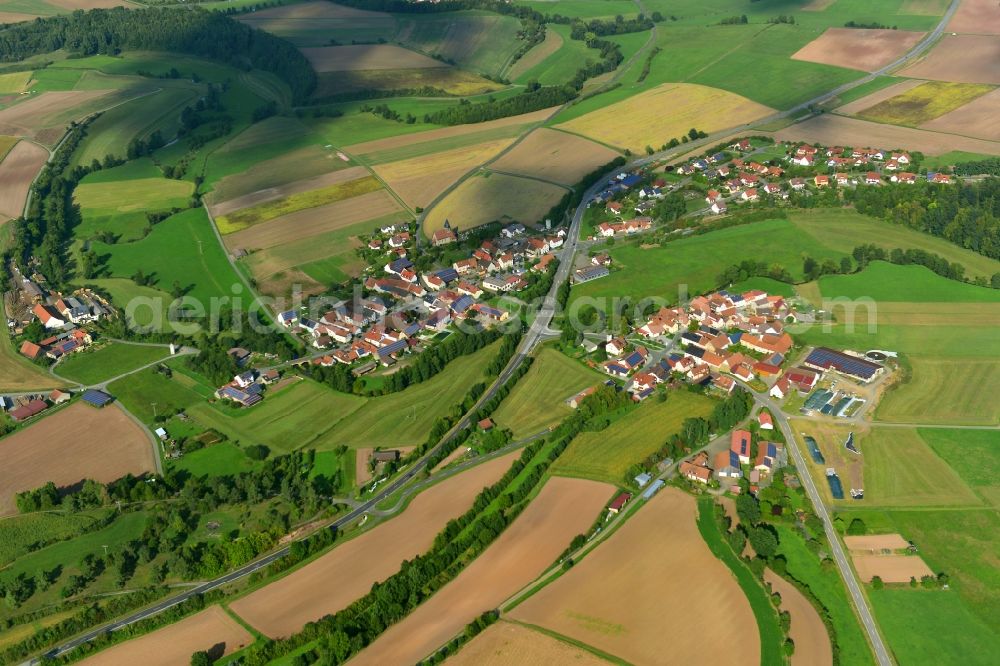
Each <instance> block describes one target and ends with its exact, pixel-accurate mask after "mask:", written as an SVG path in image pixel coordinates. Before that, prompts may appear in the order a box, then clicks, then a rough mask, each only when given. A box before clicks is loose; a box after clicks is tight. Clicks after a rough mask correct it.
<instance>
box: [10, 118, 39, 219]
mask: <svg viewBox="0 0 1000 666" xmlns="http://www.w3.org/2000/svg"><path fill="white" fill-rule="evenodd" d="M0 113H2V112H0ZM5 152H6V156H0V160H2V161H0V182H2V183H3V187H2V188H0V220H2V219H3V218H5V217H6V218H15V217H20V216H21V213H22V212H23V211H24V202H25V200H26V199H27V197H28V191H29V190H30V188H31V183H32V182H33V181H34V179H35V176H36V175H38V172H39V171H40V170H41V168H42V166H43V165H44V164H45V160H47V159H48V158H49V152H48V151H47V150H46V149H45V148H42V147H41V146H39V145H38V144H36V143H32V142H30V141H19V142H18V143H17V145H15V146H14V147H13V148H11V149H10V150H9V151H5Z"/></svg>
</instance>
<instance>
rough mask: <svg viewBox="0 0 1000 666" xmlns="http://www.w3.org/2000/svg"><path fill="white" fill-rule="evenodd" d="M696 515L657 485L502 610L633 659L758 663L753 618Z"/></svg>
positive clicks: (679, 495)
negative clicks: (552, 576) (569, 561)
mask: <svg viewBox="0 0 1000 666" xmlns="http://www.w3.org/2000/svg"><path fill="white" fill-rule="evenodd" d="M697 511H698V509H697V506H696V503H695V499H694V498H693V497H691V496H690V495H686V494H684V493H683V492H681V491H679V490H676V489H674V488H665V489H663V490H661V491H660V492H659V494H657V495H656V496H655V497H654V498H653V499H651V500H649V504H648V505H647V506H644V507H642V509H641V510H640V511H639V512H638V513H636V514H635V515H633V516H632V517H631V518H630V519H629V521H628V522H627V523H625V524H624V525H623V526H622V527H620V528H619V530H618V532H617V533H615V534H614V535H613V536H612V537H611V538H609V539H608V540H606V541H605V542H603V543H602V544H600V545H599V546H597V548H595V549H594V551H593V552H591V553H590V554H588V555H587V556H586V557H585V558H583V559H582V560H581V561H580V562H579V563H578V564H577V565H576V566H574V567H573V568H572V569H570V571H569V572H568V573H566V574H565V575H563V576H562V577H561V578H559V579H558V580H556V581H555V582H553V583H552V584H550V585H549V586H548V587H546V588H544V589H542V590H541V591H540V592H538V593H537V594H535V595H534V596H532V597H530V598H529V599H528V600H527V601H525V602H524V603H522V604H520V605H519V606H517V607H515V608H514V609H513V611H512V612H511V613H510V615H509V616H510V617H511V618H513V619H515V620H518V621H521V622H525V623H528V624H531V625H536V626H540V627H544V628H545V629H548V630H550V631H555V632H556V633H558V634H561V635H563V636H567V637H569V638H571V639H574V640H577V641H580V642H581V643H583V644H585V645H590V646H592V647H594V648H597V649H598V650H601V651H603V652H605V653H608V654H611V655H614V656H616V657H619V658H620V659H624V660H626V661H628V662H630V663H633V664H729V663H742V664H751V663H756V662H757V659H758V655H759V654H760V635H759V633H758V631H757V621H756V619H755V618H754V614H753V611H752V610H751V609H750V604H749V602H748V601H747V599H746V597H745V596H744V594H743V591H742V590H741V589H740V587H739V585H738V584H737V582H736V580H735V579H734V578H733V575H732V573H731V572H730V571H729V569H728V568H726V566H725V565H724V564H723V563H722V562H720V561H719V560H717V559H716V558H715V556H714V555H713V554H712V552H711V551H710V550H709V549H708V546H707V545H706V544H705V541H704V540H703V539H702V537H701V533H700V532H699V531H698V525H697V523H696V522H695V517H696V516H697ZM626 563H627V565H626ZM665 618H669V621H668V622H665V621H664V620H665ZM723 637H724V638H723ZM734 646H739V648H738V649H739V657H736V656H735V654H734V653H733V649H734ZM734 660H735V661H734Z"/></svg>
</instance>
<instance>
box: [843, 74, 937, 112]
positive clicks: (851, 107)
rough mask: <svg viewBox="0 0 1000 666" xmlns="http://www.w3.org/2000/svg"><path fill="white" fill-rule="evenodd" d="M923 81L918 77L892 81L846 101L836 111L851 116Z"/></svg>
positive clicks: (921, 83)
mask: <svg viewBox="0 0 1000 666" xmlns="http://www.w3.org/2000/svg"><path fill="white" fill-rule="evenodd" d="M924 83H925V81H921V80H919V79H907V80H905V81H900V82H899V83H894V84H892V85H891V86H888V87H886V88H882V89H881V90H876V91H875V92H873V93H872V94H871V95H865V96H864V97H862V98H860V99H856V100H854V101H853V102H848V103H847V104H845V105H843V106H841V107H838V108H837V113H843V114H844V115H848V116H853V115H854V114H855V113H858V112H859V111H864V110H865V109H869V108H871V107H873V106H875V105H876V104H879V103H881V102H884V101H886V100H887V99H892V98H893V97H896V96H898V95H902V94H903V93H905V92H907V91H908V90H912V89H913V88H916V87H917V86H922V85H923V84H924Z"/></svg>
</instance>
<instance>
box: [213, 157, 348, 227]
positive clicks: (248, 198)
mask: <svg viewBox="0 0 1000 666" xmlns="http://www.w3.org/2000/svg"><path fill="white" fill-rule="evenodd" d="M367 175H368V170H367V169H365V168H364V167H351V168H350V169H341V170H339V171H332V172H330V173H324V174H322V175H320V176H315V177H313V178H306V179H305V180H297V181H295V182H293V183H288V184H286V185H279V186H277V187H267V188H264V189H262V190H257V191H256V192H251V193H250V194H244V195H243V196H241V197H236V198H235V199H229V200H228V201H222V202H220V203H217V204H213V205H211V206H210V208H211V209H212V215H213V216H215V217H220V216H222V215H228V214H230V213H232V212H235V211H238V210H242V209H244V208H249V207H250V206H256V205H257V204H261V203H264V202H265V201H272V200H274V199H280V198H282V197H287V196H288V195H290V194H298V193H300V192H308V191H310V190H318V189H320V188H323V187H329V186H330V185H336V184H337V183H346V182H347V181H350V180H356V179H358V178H364V177H365V176H367Z"/></svg>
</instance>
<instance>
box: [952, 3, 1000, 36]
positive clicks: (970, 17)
mask: <svg viewBox="0 0 1000 666" xmlns="http://www.w3.org/2000/svg"><path fill="white" fill-rule="evenodd" d="M947 30H948V32H959V33H964V34H969V35H1000V5H998V4H997V3H996V0H962V2H960V3H959V5H958V9H957V10H956V11H955V15H954V16H952V17H951V21H949V22H948V27H947Z"/></svg>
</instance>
